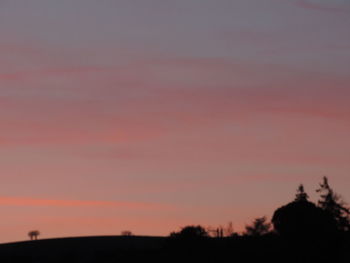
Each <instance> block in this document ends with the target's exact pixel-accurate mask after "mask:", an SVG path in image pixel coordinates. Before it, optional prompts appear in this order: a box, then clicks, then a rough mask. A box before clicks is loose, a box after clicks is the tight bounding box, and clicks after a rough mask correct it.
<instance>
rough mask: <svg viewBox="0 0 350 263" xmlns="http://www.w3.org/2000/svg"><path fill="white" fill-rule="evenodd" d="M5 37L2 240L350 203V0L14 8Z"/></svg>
mask: <svg viewBox="0 0 350 263" xmlns="http://www.w3.org/2000/svg"><path fill="white" fill-rule="evenodd" d="M0 34H1V38H0V144H1V145H0V146H1V147H0V164H1V171H0V179H1V183H0V214H1V220H0V242H9V241H17V240H24V239H28V238H27V232H28V231H29V230H34V229H38V230H40V231H41V232H42V238H51V237H62V236H86V235H114V234H119V233H120V232H121V231H122V230H131V231H132V232H133V233H135V234H140V235H168V234H169V233H170V232H171V231H174V230H178V229H179V227H181V226H184V225H188V224H202V225H204V226H209V225H211V226H217V225H220V224H222V225H223V224H226V223H227V222H229V221H233V223H234V227H235V230H236V231H241V230H242V229H243V227H244V224H245V223H249V222H250V221H251V220H252V219H254V218H255V217H259V216H264V215H266V216H268V217H269V218H270V217H271V215H272V213H273V211H274V209H276V208H277V207H279V206H281V205H283V204H286V203H287V202H289V201H291V200H292V199H293V198H294V194H295V190H296V188H297V186H298V184H300V183H304V185H305V188H306V191H307V192H308V193H309V195H310V196H311V200H313V201H316V200H317V195H316V193H315V190H316V188H317V186H318V183H319V182H321V180H322V176H324V175H326V176H328V177H329V180H330V184H331V186H333V188H334V189H335V190H336V191H337V192H339V193H340V194H342V196H343V197H344V199H345V200H346V201H348V202H350V103H349V101H350V1H348V0H175V1H174V0H59V1H57V0H30V1H28V0H3V1H0Z"/></svg>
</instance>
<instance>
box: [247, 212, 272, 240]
mask: <svg viewBox="0 0 350 263" xmlns="http://www.w3.org/2000/svg"><path fill="white" fill-rule="evenodd" d="M270 230H271V223H269V222H267V218H266V217H265V216H263V217H259V218H256V219H254V221H253V223H252V224H251V225H247V226H246V227H245V232H244V235H247V236H262V235H265V234H267V233H269V232H270Z"/></svg>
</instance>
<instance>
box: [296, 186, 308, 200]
mask: <svg viewBox="0 0 350 263" xmlns="http://www.w3.org/2000/svg"><path fill="white" fill-rule="evenodd" d="M308 199H309V196H308V194H307V193H305V189H304V185H302V184H300V185H299V187H298V189H297V193H296V195H295V200H294V201H296V202H299V201H307V200H308Z"/></svg>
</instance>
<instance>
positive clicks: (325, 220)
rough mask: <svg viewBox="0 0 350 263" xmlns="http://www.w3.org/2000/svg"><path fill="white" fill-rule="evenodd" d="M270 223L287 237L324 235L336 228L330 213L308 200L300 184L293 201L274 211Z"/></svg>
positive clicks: (331, 232) (329, 233) (330, 233)
mask: <svg viewBox="0 0 350 263" xmlns="http://www.w3.org/2000/svg"><path fill="white" fill-rule="evenodd" d="M272 223H273V226H274V229H275V230H276V231H277V233H279V234H280V235H282V236H284V237H287V238H297V237H298V238H301V237H305V238H306V237H311V238H317V237H320V236H324V237H325V236H329V235H332V234H333V233H334V232H335V230H336V225H335V221H334V219H333V217H332V215H331V214H330V213H328V212H327V211H325V210H323V209H321V208H320V207H317V206H316V205H315V204H314V203H312V202H309V201H308V200H307V194H306V193H305V191H304V187H303V186H302V185H301V186H299V188H298V192H297V194H296V198H295V200H294V201H293V202H291V203H289V204H287V205H285V206H282V207H280V208H278V209H277V210H276V211H275V212H274V215H273V217H272Z"/></svg>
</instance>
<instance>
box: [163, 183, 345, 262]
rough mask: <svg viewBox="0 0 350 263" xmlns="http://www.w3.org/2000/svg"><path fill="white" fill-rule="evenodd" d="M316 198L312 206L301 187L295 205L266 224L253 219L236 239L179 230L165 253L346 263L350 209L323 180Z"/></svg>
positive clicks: (284, 208) (218, 233)
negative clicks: (172, 251)
mask: <svg viewBox="0 0 350 263" xmlns="http://www.w3.org/2000/svg"><path fill="white" fill-rule="evenodd" d="M316 192H317V193H319V195H320V197H319V200H318V201H317V203H313V202H311V201H310V200H309V196H308V194H307V193H306V192H305V189H304V186H303V185H300V186H299V187H298V189H297V193H296V195H295V197H294V200H292V201H291V202H290V203H288V204H286V205H283V206H282V207H280V208H277V209H276V211H275V212H274V214H273V216H272V219H271V221H270V222H269V221H268V220H267V218H266V217H260V218H256V219H255V220H254V221H253V222H252V223H251V224H250V225H246V227H245V231H243V232H242V233H240V234H239V233H235V232H234V231H233V232H232V233H231V234H228V235H227V234H226V235H225V234H224V233H229V231H227V228H226V229H225V228H222V227H219V228H217V231H216V232H215V231H214V235H213V233H212V232H210V231H208V229H206V228H204V227H202V226H200V225H197V226H186V227H183V228H182V229H181V230H180V231H178V232H172V233H171V234H170V236H169V240H168V243H167V244H168V248H169V249H170V250H171V249H174V250H175V251H179V252H178V253H177V254H180V255H182V256H186V255H192V257H194V258H195V257H197V259H198V258H201V260H200V261H204V262H207V261H208V259H210V260H213V262H220V261H223V262H226V260H228V259H232V260H233V261H232V262H257V261H258V260H259V261H261V260H264V261H265V260H266V261H269V262H301V263H303V262H318V263H320V262H350V257H349V255H348V252H350V231H349V230H350V209H349V208H348V206H347V205H346V203H345V202H344V200H343V199H342V197H341V196H340V195H339V194H337V193H336V192H335V191H334V190H333V189H332V187H331V186H330V184H329V182H328V178H327V177H324V178H323V181H322V182H321V183H320V185H319V188H318V189H317V190H316ZM231 226H232V225H231ZM228 228H229V229H230V227H228ZM213 237H215V238H213ZM204 251H205V254H202V252H204ZM175 254H176V253H175ZM234 260H235V261H234ZM208 262H209V261H208Z"/></svg>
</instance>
